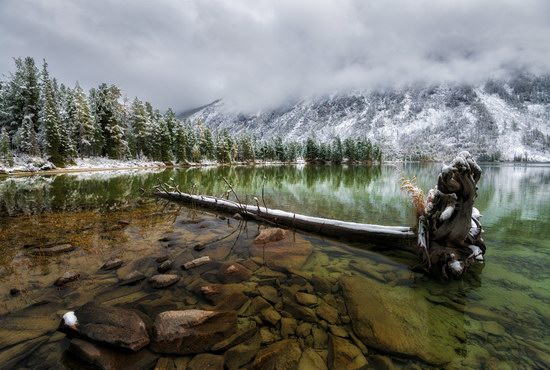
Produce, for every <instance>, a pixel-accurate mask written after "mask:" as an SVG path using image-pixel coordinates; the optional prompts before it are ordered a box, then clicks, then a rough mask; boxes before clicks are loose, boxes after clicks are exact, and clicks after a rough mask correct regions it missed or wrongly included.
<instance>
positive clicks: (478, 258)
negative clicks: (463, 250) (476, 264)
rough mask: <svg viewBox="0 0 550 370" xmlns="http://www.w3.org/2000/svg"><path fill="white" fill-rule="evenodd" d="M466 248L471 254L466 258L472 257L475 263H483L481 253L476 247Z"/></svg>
mask: <svg viewBox="0 0 550 370" xmlns="http://www.w3.org/2000/svg"><path fill="white" fill-rule="evenodd" d="M468 248H470V249H471V250H472V254H471V255H470V256H468V258H470V257H473V258H475V259H476V261H483V252H482V251H481V248H479V247H478V246H477V245H469V246H468Z"/></svg>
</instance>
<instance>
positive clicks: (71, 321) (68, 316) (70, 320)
mask: <svg viewBox="0 0 550 370" xmlns="http://www.w3.org/2000/svg"><path fill="white" fill-rule="evenodd" d="M63 322H64V323H65V325H67V326H68V327H70V328H72V329H76V325H78V319H77V318H76V315H75V314H74V311H69V312H67V313H65V314H64V315H63Z"/></svg>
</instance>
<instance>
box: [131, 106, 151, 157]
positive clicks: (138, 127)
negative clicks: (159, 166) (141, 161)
mask: <svg viewBox="0 0 550 370" xmlns="http://www.w3.org/2000/svg"><path fill="white" fill-rule="evenodd" d="M129 121H130V126H131V131H132V136H133V140H134V143H135V144H134V150H135V156H136V157H138V158H141V157H142V156H143V155H144V154H145V153H147V152H148V143H147V141H148V137H149V131H150V125H151V122H150V117H149V114H148V113H147V111H146V109H145V105H144V104H143V103H142V102H141V100H139V99H138V98H137V97H136V98H135V99H134V101H133V102H132V106H131V108H130V118H129Z"/></svg>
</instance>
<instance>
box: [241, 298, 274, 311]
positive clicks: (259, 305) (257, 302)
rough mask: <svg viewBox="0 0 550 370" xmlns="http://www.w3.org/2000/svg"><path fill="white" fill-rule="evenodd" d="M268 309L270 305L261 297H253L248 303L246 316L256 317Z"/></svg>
mask: <svg viewBox="0 0 550 370" xmlns="http://www.w3.org/2000/svg"><path fill="white" fill-rule="evenodd" d="M268 307H271V305H270V304H269V302H268V301H266V300H265V299H264V298H263V297H259V296H258V297H254V298H252V302H251V303H250V307H248V310H247V311H246V314H247V316H251V315H256V314H258V313H260V311H262V310H263V309H265V308H268Z"/></svg>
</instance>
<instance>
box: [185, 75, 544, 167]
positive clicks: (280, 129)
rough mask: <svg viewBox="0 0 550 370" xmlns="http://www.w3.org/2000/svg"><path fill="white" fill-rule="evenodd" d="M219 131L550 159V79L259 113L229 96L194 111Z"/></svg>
mask: <svg viewBox="0 0 550 370" xmlns="http://www.w3.org/2000/svg"><path fill="white" fill-rule="evenodd" d="M189 118H190V119H191V120H197V119H202V120H203V121H204V122H205V124H206V125H207V126H209V127H210V128H212V129H214V130H221V129H228V130H229V131H230V132H232V133H250V134H253V135H254V136H256V137H257V138H262V139H270V138H273V137H276V136H281V137H283V139H285V140H300V141H303V140H305V139H306V138H307V137H308V136H315V137H316V138H317V139H320V140H331V139H332V138H333V137H334V136H336V135H339V136H340V137H341V138H342V139H344V138H347V137H357V136H366V137H368V138H370V139H371V140H372V141H374V142H375V143H378V144H379V145H380V146H381V147H382V149H383V150H384V153H385V156H386V158H389V159H404V158H407V159H408V158H413V159H418V158H420V157H425V158H432V159H447V158H449V157H452V156H453V155H456V153H457V152H458V151H460V150H469V151H470V152H472V153H473V154H474V155H475V156H476V157H478V158H481V159H491V158H492V159H502V160H514V159H519V158H522V159H526V158H527V159H528V160H531V161H550V77H548V76H545V77H526V76H520V77H516V78H515V79H512V80H509V81H488V82H487V83H485V84H483V85H479V86H470V85H440V86H428V87H414V88H407V89H402V90H387V91H382V92H366V91H356V92H350V93H346V94H335V95H330V96H323V97H316V98H312V99H308V100H303V101H300V102H297V103H295V104H291V105H287V106H283V107H279V108H277V109H272V110H266V111H261V112H258V113H256V114H242V113H235V112H234V111H232V110H230V109H229V108H228V107H227V106H226V104H225V103H224V101H217V102H215V103H214V104H211V105H209V106H206V107H204V108H202V109H199V110H198V111H196V112H195V113H193V114H192V115H191V116H190V117H189Z"/></svg>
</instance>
